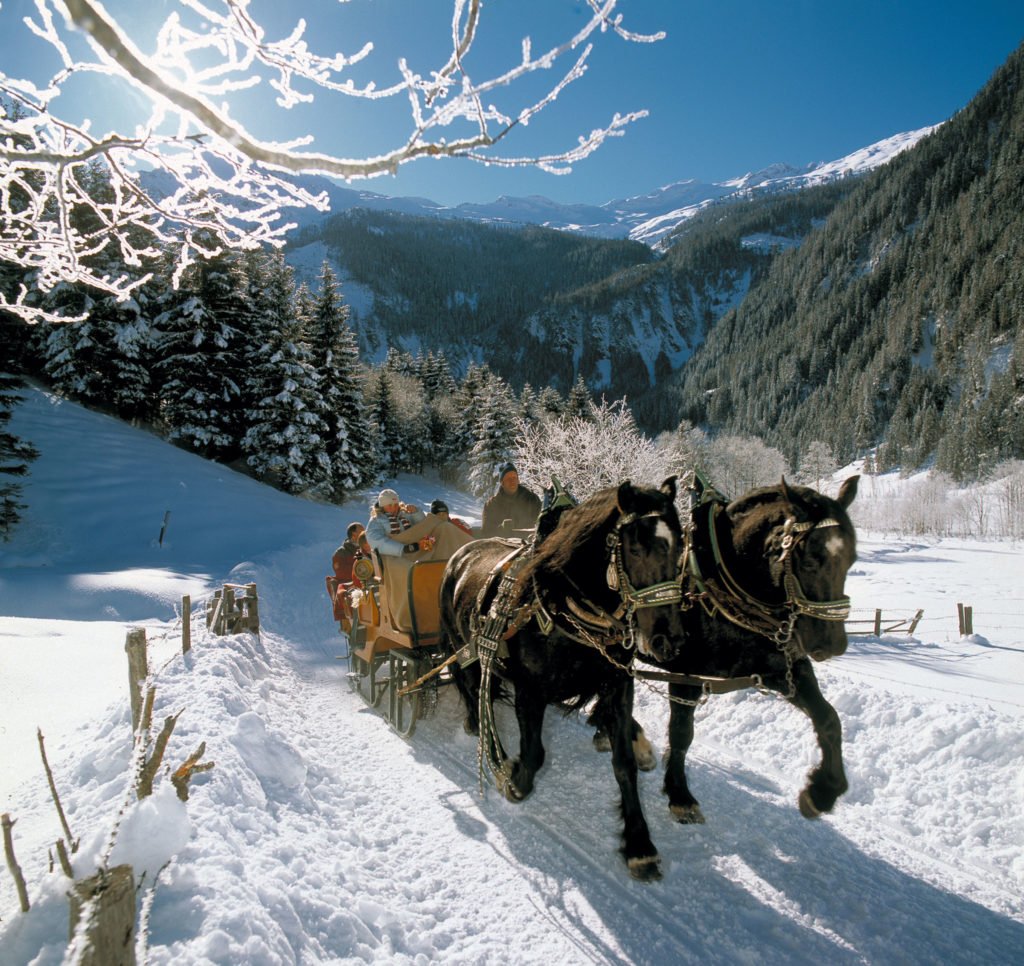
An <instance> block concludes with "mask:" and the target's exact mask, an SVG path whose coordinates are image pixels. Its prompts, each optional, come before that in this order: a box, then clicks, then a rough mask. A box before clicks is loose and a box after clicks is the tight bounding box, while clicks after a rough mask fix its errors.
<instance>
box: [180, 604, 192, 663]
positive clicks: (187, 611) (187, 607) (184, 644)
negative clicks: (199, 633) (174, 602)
mask: <svg viewBox="0 0 1024 966" xmlns="http://www.w3.org/2000/svg"><path fill="white" fill-rule="evenodd" d="M191 648H192V598H191V597H190V596H189V595H188V594H186V595H185V596H184V597H182V598H181V653H182V654H188V652H189V651H190V650H191Z"/></svg>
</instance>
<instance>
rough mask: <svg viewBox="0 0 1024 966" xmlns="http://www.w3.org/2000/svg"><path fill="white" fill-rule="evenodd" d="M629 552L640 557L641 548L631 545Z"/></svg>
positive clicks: (632, 555)
mask: <svg viewBox="0 0 1024 966" xmlns="http://www.w3.org/2000/svg"><path fill="white" fill-rule="evenodd" d="M628 553H629V555H630V556H631V557H639V556H640V548H639V547H629V548H628Z"/></svg>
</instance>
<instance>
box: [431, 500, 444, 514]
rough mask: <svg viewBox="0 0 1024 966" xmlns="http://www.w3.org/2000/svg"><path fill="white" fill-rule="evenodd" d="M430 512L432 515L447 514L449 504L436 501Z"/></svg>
mask: <svg viewBox="0 0 1024 966" xmlns="http://www.w3.org/2000/svg"><path fill="white" fill-rule="evenodd" d="M430 512H431V513H447V512H448V504H447V503H445V502H444V500H434V502H433V503H431V504H430Z"/></svg>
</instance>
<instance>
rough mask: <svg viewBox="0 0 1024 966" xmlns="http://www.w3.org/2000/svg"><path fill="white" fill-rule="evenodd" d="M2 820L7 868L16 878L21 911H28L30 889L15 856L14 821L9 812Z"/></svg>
mask: <svg viewBox="0 0 1024 966" xmlns="http://www.w3.org/2000/svg"><path fill="white" fill-rule="evenodd" d="M0 821H2V823H3V829H4V855H5V856H6V857H7V868H8V869H9V870H10V872H11V876H12V878H13V879H14V885H15V887H16V888H17V890H18V902H19V903H20V904H21V911H22V912H28V910H29V904H28V889H26V888H25V876H24V875H22V873H21V866H20V865H18V860H17V859H16V858H15V857H14V836H13V835H11V830H12V829H13V828H14V821H13V820H12V819H11V816H10V815H8V814H7V812H4V814H3V816H2V818H0Z"/></svg>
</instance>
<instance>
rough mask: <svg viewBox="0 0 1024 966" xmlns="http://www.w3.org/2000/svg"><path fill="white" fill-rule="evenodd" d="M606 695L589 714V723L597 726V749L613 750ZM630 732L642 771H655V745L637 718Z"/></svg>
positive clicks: (599, 699)
mask: <svg viewBox="0 0 1024 966" xmlns="http://www.w3.org/2000/svg"><path fill="white" fill-rule="evenodd" d="M606 701H607V697H606V696H601V697H599V698H598V699H597V703H596V704H595V705H594V708H593V710H592V711H591V712H590V714H589V715H587V724H588V725H590V726H591V727H593V728H595V729H596V730H595V731H594V739H593V740H594V748H595V750H597V751H611V750H612V740H611V738H610V737H609V736H608V723H607V720H606V718H607V710H606V708H605V706H604V703H605V702H606ZM630 733H631V734H632V736H633V754H634V755H635V756H636V765H637V768H639V769H640V771H654V769H655V768H656V767H657V765H658V759H657V756H656V755H655V754H654V746H653V745H652V744H651V742H650V740H649V739H648V737H647V735H646V734H644V729H643V728H641V727H640V723H639V722H638V721H637V720H636V718H633V719H632V723H631V725H630Z"/></svg>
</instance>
